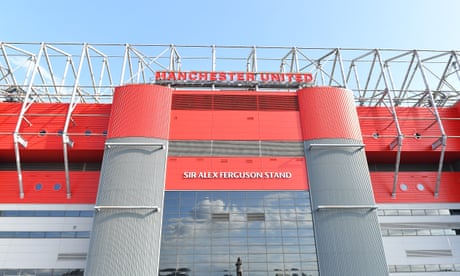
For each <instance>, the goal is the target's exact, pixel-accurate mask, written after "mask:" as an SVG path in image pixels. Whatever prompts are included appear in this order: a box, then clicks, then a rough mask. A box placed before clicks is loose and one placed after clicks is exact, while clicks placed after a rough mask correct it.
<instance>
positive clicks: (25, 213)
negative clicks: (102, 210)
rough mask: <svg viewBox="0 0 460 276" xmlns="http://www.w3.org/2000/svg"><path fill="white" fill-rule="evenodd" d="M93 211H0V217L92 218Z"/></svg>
mask: <svg viewBox="0 0 460 276" xmlns="http://www.w3.org/2000/svg"><path fill="white" fill-rule="evenodd" d="M93 216H94V211H78V210H76V211H63V210H37V211H33V210H1V211H0V217H93Z"/></svg>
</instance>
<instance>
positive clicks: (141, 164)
mask: <svg viewBox="0 0 460 276" xmlns="http://www.w3.org/2000/svg"><path fill="white" fill-rule="evenodd" d="M0 48H1V55H0V92H1V93H2V94H1V95H0V96H1V99H2V102H1V103H0V183H1V184H0V275H2V276H7V275H8V276H9V275H40V276H45V275H46V276H52V275H83V273H84V274H85V275H161V276H165V275H222V276H223V275H227V276H228V275H237V269H238V268H242V270H243V272H242V273H243V275H274V276H281V275H283V276H284V275H286V276H288V275H289V276H300V275H366V276H367V275H411V276H413V275H458V273H460V236H459V235H460V219H459V218H460V217H459V216H458V215H460V103H459V101H458V100H459V99H460V67H459V63H458V59H459V56H460V55H459V52H457V51H428V50H423V51H418V50H410V51H406V50H395V49H393V50H378V49H320V48H298V47H256V46H251V47H245V46H190V45H183V46H175V45H115V44H72V43H68V44H65V43H62V44H57V43H55V44H52V43H22V44H20V43H1V44H0ZM116 79H118V80H116ZM237 260H240V261H241V262H240V261H238V262H237Z"/></svg>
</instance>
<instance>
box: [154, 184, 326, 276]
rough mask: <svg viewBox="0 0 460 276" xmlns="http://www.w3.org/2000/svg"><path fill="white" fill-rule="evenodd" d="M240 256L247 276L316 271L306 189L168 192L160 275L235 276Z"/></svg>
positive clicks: (298, 273)
mask: <svg viewBox="0 0 460 276" xmlns="http://www.w3.org/2000/svg"><path fill="white" fill-rule="evenodd" d="M299 244H303V245H301V246H300V245H299ZM238 257H240V258H241V260H242V262H243V270H244V271H245V272H246V273H245V274H248V275H273V272H274V269H283V271H284V269H287V270H288V273H289V275H291V276H292V275H294V274H297V275H310V274H311V275H318V268H317V263H316V249H315V245H314V238H313V225H312V223H311V209H310V201H309V195H308V193H307V192H291V191H290V192H284V191H282V192H280V191H273V192H271V191H261V192H252V191H243V192H242V191H239V192H233V191H217V192H214V191H211V192H210V191H204V192H194V191H193V192H187V191H185V192H166V193H165V203H164V212H163V233H162V245H161V253H160V275H167V274H168V275H170V273H175V272H174V271H176V272H177V273H178V270H179V269H180V268H183V269H184V272H185V271H187V272H188V273H187V274H190V275H203V276H207V275H233V273H234V270H235V262H236V259H237V258H238ZM304 258H308V261H309V265H308V266H306V267H305V266H303V264H301V263H300V260H302V261H304ZM301 265H302V266H303V267H301ZM185 269H187V270H185ZM173 270H174V271H173Z"/></svg>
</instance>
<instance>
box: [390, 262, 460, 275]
mask: <svg viewBox="0 0 460 276" xmlns="http://www.w3.org/2000/svg"><path fill="white" fill-rule="evenodd" d="M388 270H389V272H390V273H397V272H455V271H458V272H460V264H420V265H389V266H388Z"/></svg>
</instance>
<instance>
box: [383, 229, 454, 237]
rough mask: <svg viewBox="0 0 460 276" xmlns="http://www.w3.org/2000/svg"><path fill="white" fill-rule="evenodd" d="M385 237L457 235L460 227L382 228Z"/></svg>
mask: <svg viewBox="0 0 460 276" xmlns="http://www.w3.org/2000/svg"><path fill="white" fill-rule="evenodd" d="M381 232H382V236H383V237H391V236H455V235H458V233H459V229H382V230H381Z"/></svg>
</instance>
